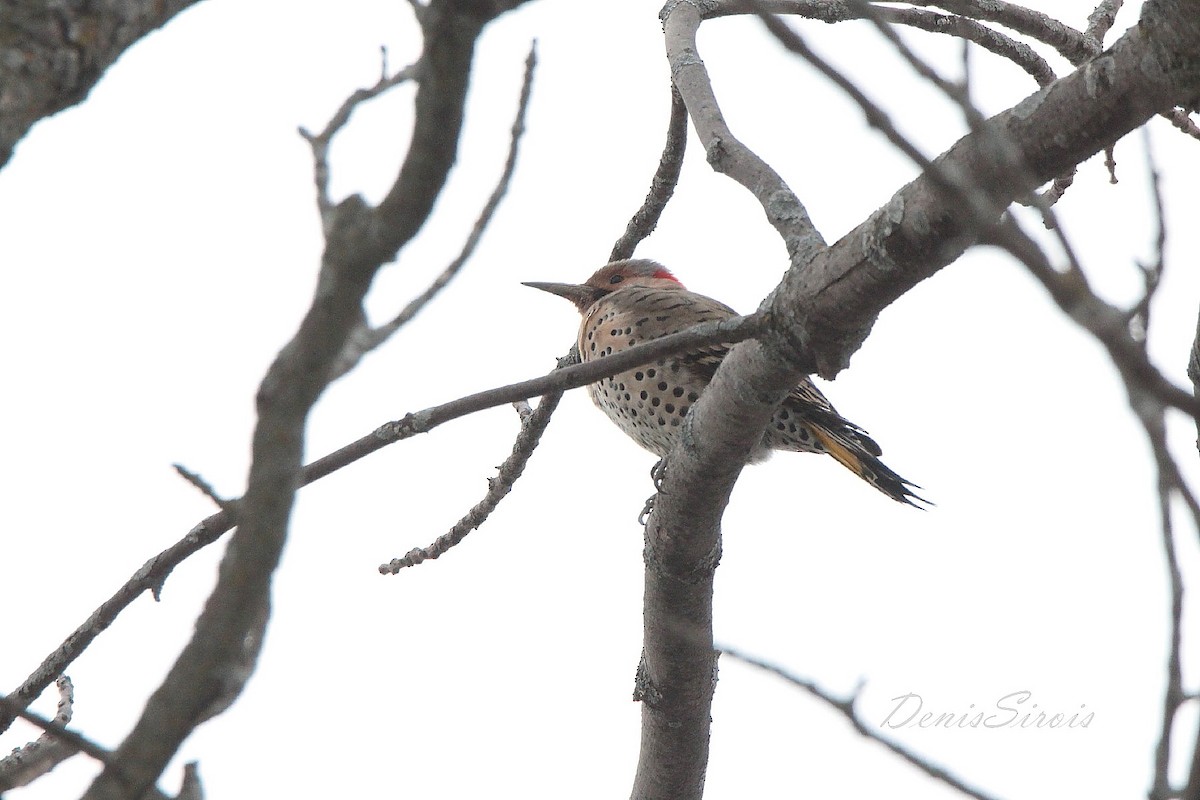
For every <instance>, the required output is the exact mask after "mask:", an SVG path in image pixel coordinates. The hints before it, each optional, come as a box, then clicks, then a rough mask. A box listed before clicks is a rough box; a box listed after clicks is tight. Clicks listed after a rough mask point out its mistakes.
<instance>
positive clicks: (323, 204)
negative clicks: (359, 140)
mask: <svg viewBox="0 0 1200 800" xmlns="http://www.w3.org/2000/svg"><path fill="white" fill-rule="evenodd" d="M380 58H381V59H382V62H383V70H382V71H383V74H382V75H380V76H379V80H378V81H376V83H375V85H374V86H370V87H367V88H365V89H358V90H357V91H355V92H354V93H353V94H351V95H350V96H349V97H347V98H346V99H345V100H343V101H342V104H341V106H339V107H338V110H337V111H335V112H334V114H333V116H332V117H330V119H329V122H327V123H326V124H325V127H324V128H323V129H322V130H321V132H320V133H310V132H309V131H308V129H306V128H300V135H301V136H302V137H304V140H305V141H307V142H308V144H309V147H311V148H312V153H313V179H314V181H315V182H316V185H317V209H318V210H319V211H320V213H321V221H322V224H323V225H324V227H325V232H326V233H327V234H328V233H329V226H330V225H331V224H332V214H333V212H334V210H335V204H334V202H333V200H332V199H331V198H330V197H329V146H330V145H331V144H332V143H333V137H334V136H336V135H337V134H338V132H339V131H341V129H342V128H344V127H346V124H347V123H348V122H350V117H351V116H353V114H354V111H355V109H357V108H358V107H359V106H360V105H362V104H363V103H365V102H366V101H368V100H372V99H374V98H376V97H378V96H379V95H381V94H384V93H385V92H387V91H388V90H389V89H392V88H395V87H396V86H399V85H400V84H402V83H407V82H408V81H411V80H415V79H416V78H418V77H419V76H420V74H421V62H420V61H418V62H416V63H415V64H410V65H409V66H407V67H405V68H404V69H402V70H400V71H399V72H397V73H396V74H395V75H391V76H389V75H388V74H387V50H384V49H382V48H381V55H380Z"/></svg>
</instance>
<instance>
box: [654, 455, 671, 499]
mask: <svg viewBox="0 0 1200 800" xmlns="http://www.w3.org/2000/svg"><path fill="white" fill-rule="evenodd" d="M666 477H667V460H666V459H665V458H660V459H659V460H658V461H657V462H655V464H654V466H653V467H651V468H650V480H652V481H654V491H656V492H661V491H662V484H663V479H664V478H666Z"/></svg>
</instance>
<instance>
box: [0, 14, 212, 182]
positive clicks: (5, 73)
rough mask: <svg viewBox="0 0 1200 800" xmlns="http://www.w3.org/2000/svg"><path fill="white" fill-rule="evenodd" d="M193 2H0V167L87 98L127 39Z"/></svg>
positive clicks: (136, 37) (126, 45) (158, 24)
mask: <svg viewBox="0 0 1200 800" xmlns="http://www.w3.org/2000/svg"><path fill="white" fill-rule="evenodd" d="M196 2H198V0H111V2H106V3H30V2H22V0H0V20H2V22H0V87H3V90H2V91H0V168H3V167H4V165H5V164H7V163H8V161H9V159H10V158H12V154H13V148H14V147H15V146H16V144H17V142H18V141H20V140H21V138H22V137H23V136H24V135H25V134H26V133H27V132H28V131H29V129H30V128H31V127H33V124H34V123H35V122H37V121H38V120H40V119H42V118H44V117H48V116H50V115H51V114H54V113H57V112H59V111H62V110H63V109H64V108H67V107H69V106H73V105H75V104H76V103H78V102H80V101H82V100H83V99H84V98H85V97H87V95H88V92H90V91H91V90H92V87H93V86H95V85H96V82H97V81H99V80H100V76H101V75H103V74H104V71H105V70H106V69H108V68H109V66H111V65H112V63H113V62H114V61H116V60H117V59H118V58H119V57H120V56H121V54H122V53H124V52H125V51H126V50H127V49H129V47H130V45H132V44H133V43H134V42H136V41H138V40H139V39H141V38H142V37H143V36H145V35H146V34H147V33H150V32H151V31H153V30H155V29H157V28H160V27H162V26H163V25H165V24H166V23H167V22H169V21H170V20H171V19H172V18H173V17H174V16H175V15H176V14H178V13H179V12H180V11H183V10H184V9H185V8H188V7H190V6H192V5H195V4H196Z"/></svg>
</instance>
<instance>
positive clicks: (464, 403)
mask: <svg viewBox="0 0 1200 800" xmlns="http://www.w3.org/2000/svg"><path fill="white" fill-rule="evenodd" d="M764 325H765V323H764V320H763V318H762V317H761V316H760V315H751V316H748V317H734V318H731V319H728V320H721V321H720V322H709V323H705V324H703V325H697V326H696V327H694V328H689V329H688V330H685V331H680V332H679V333H675V334H671V335H670V336H664V337H662V338H661V339H653V340H651V341H648V342H643V343H641V344H638V345H635V346H634V347H631V348H629V349H628V350H623V351H622V352H620V353H615V354H613V355H611V356H609V357H607V358H604V359H599V360H596V361H591V362H589V363H587V364H576V365H574V366H571V367H566V368H564V369H556V370H555V371H553V372H551V373H549V374H547V375H544V376H542V377H540V378H533V379H531V380H527V381H522V382H520V383H516V384H512V385H509V386H502V387H499V388H496V389H490V390H488V391H485V392H478V393H476V394H473V395H468V396H467V397H463V398H459V399H457V400H452V401H450V402H449V403H443V404H442V405H439V406H432V407H430V408H426V409H424V410H422V411H417V412H415V413H412V414H409V415H407V416H405V417H404V418H403V419H400V420H397V421H394V422H388V423H384V424H383V425H381V426H380V427H379V428H377V429H376V430H375V431H374V432H373V433H370V434H368V435H366V436H364V437H362V438H361V439H359V440H358V441H356V442H352V443H351V444H349V445H346V446H345V447H343V448H341V449H339V450H337V451H335V452H333V453H330V454H329V455H327V456H324V457H323V458H320V459H317V460H316V461H314V462H312V463H311V464H309V465H307V466H306V467H304V468H303V470H302V471H301V474H300V481H301V484H300V485H302V486H307V485H308V484H310V483H313V482H315V481H318V480H320V479H321V478H324V477H326V476H327V475H329V474H331V473H333V472H335V471H337V470H339V469H341V468H342V467H345V466H347V465H349V464H352V463H354V462H355V461H358V460H359V459H361V458H364V457H366V456H368V455H370V454H371V453H374V452H375V451H377V450H380V449H382V448H383V447H386V446H387V445H389V444H394V443H395V442H398V441H401V440H403V439H407V438H409V437H411V436H414V435H416V434H418V433H425V432H427V431H430V430H432V429H433V428H435V427H437V426H438V425H441V424H442V423H444V422H449V421H450V420H454V419H458V418H459V417H462V416H465V415H467V414H471V413H474V412H476V411H481V410H483V409H486V408H493V407H495V406H499V405H504V404H505V403H512V402H515V401H517V400H522V399H527V398H530V397H539V396H543V395H547V394H550V393H551V392H556V391H565V390H567V389H574V388H577V387H580V386H585V385H587V384H589V383H594V382H595V381H597V380H600V379H602V378H605V377H607V376H609V375H615V374H616V373H618V372H622V371H624V370H627V369H632V368H634V367H636V366H638V365H640V364H645V363H648V362H650V361H653V360H655V359H656V358H660V357H662V356H666V355H671V354H674V353H681V352H686V351H689V350H695V349H699V348H701V347H704V346H706V345H710V344H717V343H726V344H734V343H736V342H740V341H743V340H745V339H749V338H752V337H754V336H757V335H759V334H760V333H761V332H762V330H763V329H764ZM230 502H231V503H234V504H236V503H238V501H236V500H234V501H230ZM236 524H237V516H236V515H235V514H234V513H231V512H230V511H220V512H218V513H216V514H212V515H211V516H209V517H207V518H205V519H204V520H201V521H200V522H199V523H197V524H196V525H195V526H194V527H193V528H192V529H191V530H190V531H188V533H187V535H185V536H184V537H183V538H182V539H181V540H179V541H178V542H176V543H175V544H174V545H172V546H171V547H168V548H167V549H166V550H163V551H162V552H161V553H159V554H158V555H156V556H154V557H153V558H151V559H150V560H148V561H147V562H146V563H145V564H143V565H142V566H141V567H140V568H139V569H138V570H137V571H136V572H135V573H134V574H133V575H132V576H131V577H130V578H129V580H128V581H126V582H125V584H124V585H122V586H121V587H120V588H119V589H118V590H117V591H116V592H115V593H114V594H113V596H112V597H110V598H109V599H107V600H105V601H104V602H103V603H102V604H101V605H100V606H99V607H98V608H97V609H96V610H95V611H93V612H92V614H91V615H90V616H89V617H88V618H87V619H86V620H85V621H84V622H83V623H82V624H81V625H80V626H79V627H78V628H76V629H75V630H74V631H73V632H72V633H71V634H70V635H69V636H68V637H67V638H66V639H65V640H64V641H63V642H62V644H60V645H59V646H58V647H57V648H55V649H54V650H53V651H52V652H51V653H50V654H49V655H47V656H46V657H45V658H44V659H43V660H42V663H41V664H39V665H38V667H37V668H36V669H34V670H33V672H32V673H30V675H29V676H28V677H27V678H26V679H25V681H24V682H23V683H22V684H21V686H20V687H19V688H18V689H17V690H16V691H14V692H13V693H12V694H10V695H9V699H10V700H12V701H13V702H15V703H17V704H18V706H19V707H21V708H24V707H26V706H28V705H29V703H31V702H33V700H34V699H35V698H36V697H37V696H38V695H40V694H41V693H42V691H43V690H44V689H45V688H46V687H47V686H48V685H49V684H50V683H51V682H52V681H53V680H54V679H55V677H56V676H58V675H60V674H62V672H63V671H64V670H66V668H67V667H68V666H69V665H70V664H71V663H72V662H73V661H74V660H75V659H76V658H78V657H79V656H80V655H81V654H82V653H83V652H84V651H85V650H86V649H87V648H88V647H89V646H90V645H91V643H92V642H93V641H95V639H96V637H97V636H99V635H100V634H101V633H102V632H103V631H105V630H106V629H107V628H108V627H109V626H110V625H111V624H112V622H113V620H115V619H116V618H117V616H118V615H119V614H120V613H121V612H122V611H123V610H125V608H126V607H128V606H129V605H130V604H131V603H133V601H134V600H136V599H137V598H138V597H139V596H141V594H142V592H145V591H149V590H153V589H155V587H159V586H161V585H162V584H163V583H164V582H165V581H166V579H167V577H168V576H169V575H170V573H171V571H172V570H174V569H175V567H176V566H178V565H179V564H180V563H182V562H183V561H184V560H186V559H187V558H188V557H189V556H191V555H192V554H193V553H195V552H196V551H198V550H200V549H202V548H204V547H206V546H208V545H210V544H212V543H213V542H215V541H216V540H217V539H219V538H220V537H221V536H222V535H223V534H225V533H227V532H228V531H229V530H230V529H231V528H233V527H234V525H236ZM13 716H14V715H12V714H11V713H8V712H7V711H5V712H3V713H0V730H5V729H7V727H8V725H9V724H10V723H11V721H12V718H13Z"/></svg>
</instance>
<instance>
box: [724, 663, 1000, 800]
mask: <svg viewBox="0 0 1200 800" xmlns="http://www.w3.org/2000/svg"><path fill="white" fill-rule="evenodd" d="M717 652H719V653H721V654H722V655H726V656H729V657H730V658H734V659H737V660H738V661H741V662H743V663H745V664H749V665H750V666H752V667H757V668H759V669H761V670H765V671H766V672H770V673H771V674H773V675H777V676H779V677H780V678H783V679H784V680H785V681H787V682H788V683H790V684H792V685H793V686H797V687H799V688H801V689H803V690H804V691H806V692H808V693H809V694H811V695H812V696H813V697H815V698H817V699H818V700H821V701H822V702H824V703H825V704H826V705H828V706H830V707H831V708H833V709H835V710H836V711H838V712H840V713H841V714H842V715H843V716H844V717H845V718H846V719H847V720H849V721H850V724H851V725H852V726H853V727H854V730H855V731H857V732H858V733H859V734H861V735H862V736H865V737H866V738H868V739H870V740H871V741H873V742H877V743H879V744H881V745H883V746H884V747H886V748H887V749H888V750H891V751H892V752H893V753H895V754H896V755H897V756H899V757H900V758H902V759H904V760H905V761H907V762H908V763H909V764H912V765H913V766H914V767H916V768H917V769H919V770H921V771H922V772H924V773H925V774H926V775H928V776H930V777H931V778H934V779H935V780H938V781H941V782H942V783H945V784H946V785H948V786H951V787H953V788H955V789H957V790H958V791H960V792H962V793H963V794H965V795H967V796H968V797H974V798H975V799H976V800H993V798H992V796H991V795H989V794H986V793H985V792H983V791H982V790H981V789H976V788H975V787H973V786H971V785H969V784H967V783H965V782H963V781H962V780H961V779H959V778H957V777H955V776H954V775H953V774H951V773H950V772H948V771H947V770H945V769H942V768H941V767H939V766H937V765H936V764H934V763H932V762H930V761H928V760H926V759H924V758H922V757H921V756H919V755H917V754H916V753H914V752H912V751H911V750H909V749H907V748H906V747H904V746H903V745H900V744H897V743H896V742H894V741H892V740H891V739H888V738H887V737H885V736H881V735H880V734H879V733H877V732H876V731H875V729H874V728H871V727H870V726H868V725H867V723H866V722H864V721H863V719H862V718H861V717H859V715H858V712H857V711H856V710H855V708H854V704H855V702H856V701H857V700H858V690H856V691H855V693H854V694H853V695H851V696H850V697H845V698H842V697H836V696H834V695H832V694H830V693H829V692H827V691H825V690H824V689H822V688H821V687H820V686H818V685H817V684H816V683H814V682H813V681H810V680H806V679H804V678H801V677H800V676H798V675H795V674H793V673H791V672H789V671H788V670H786V669H784V668H783V667H781V666H779V665H778V664H772V663H771V662H769V661H764V660H762V659H759V658H755V657H754V656H750V655H746V654H745V653H742V652H741V651H739V650H735V649H734V648H732V647H718V648H717ZM860 689H861V687H860Z"/></svg>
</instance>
